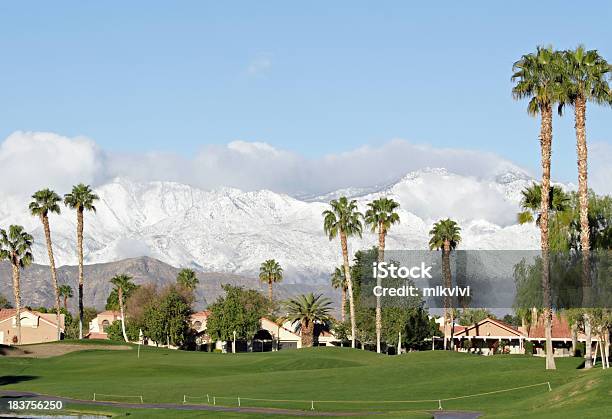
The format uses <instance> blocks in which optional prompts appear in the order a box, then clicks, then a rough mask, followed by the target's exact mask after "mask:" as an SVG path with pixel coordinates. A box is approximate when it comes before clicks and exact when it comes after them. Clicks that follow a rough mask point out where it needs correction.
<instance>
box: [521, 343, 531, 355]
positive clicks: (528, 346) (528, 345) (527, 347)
mask: <svg viewBox="0 0 612 419" xmlns="http://www.w3.org/2000/svg"><path fill="white" fill-rule="evenodd" d="M523 346H524V347H525V355H533V342H531V341H529V340H528V341H525V344H524V345H523Z"/></svg>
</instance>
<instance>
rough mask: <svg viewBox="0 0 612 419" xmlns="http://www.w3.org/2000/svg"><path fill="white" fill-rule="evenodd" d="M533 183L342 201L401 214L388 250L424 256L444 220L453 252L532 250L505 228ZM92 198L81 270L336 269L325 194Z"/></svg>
mask: <svg viewBox="0 0 612 419" xmlns="http://www.w3.org/2000/svg"><path fill="white" fill-rule="evenodd" d="M533 181H534V180H533V179H531V178H530V177H529V175H528V174H527V173H525V172H523V171H517V170H514V169H513V170H508V171H505V172H499V173H496V174H495V175H494V176H491V177H489V178H477V177H472V176H465V175H459V174H456V173H452V172H449V171H447V170H446V169H442V168H426V169H423V170H418V171H413V172H410V173H407V174H406V175H405V176H403V177H401V178H400V179H399V180H398V181H396V182H393V183H390V184H387V185H384V186H380V187H378V186H377V187H371V188H369V189H368V188H365V189H364V188H353V189H352V191H353V192H354V193H355V194H356V196H350V197H351V198H354V199H356V200H357V201H358V205H359V208H360V210H361V211H365V209H366V203H367V202H368V201H370V200H372V199H376V198H377V197H379V196H383V195H385V196H389V197H392V198H393V199H396V200H397V201H398V202H399V203H400V204H401V208H400V217H401V224H400V225H398V226H394V228H393V229H392V230H391V232H390V233H389V236H388V240H387V243H388V248H389V249H422V248H424V247H425V246H427V241H428V231H429V229H430V228H431V224H432V223H433V222H434V221H435V220H437V219H440V218H446V217H452V218H454V219H457V220H458V221H459V222H460V224H461V225H462V228H463V236H464V237H463V239H464V240H463V243H462V248H465V249H500V248H507V249H535V248H537V247H538V245H539V237H538V234H537V230H536V228H535V226H530V225H522V226H521V225H517V224H516V221H515V219H516V212H517V211H518V209H519V200H520V191H521V190H522V189H523V188H524V187H525V186H528V185H529V184H531V183H532V182H533ZM95 191H96V193H97V194H98V195H99V196H100V201H99V202H97V203H96V206H97V209H98V210H97V212H96V213H95V214H94V213H86V214H85V249H84V250H85V261H86V263H88V264H93V263H100V262H111V261H119V260H123V259H127V258H132V257H139V256H150V257H152V258H155V259H157V260H160V261H163V262H165V263H168V264H169V265H171V266H176V267H192V268H196V269H198V270H201V271H208V272H223V273H234V274H240V275H247V276H249V275H256V274H257V270H258V268H259V264H260V263H261V262H262V261H263V260H266V259H270V258H275V259H277V260H278V261H279V262H280V263H281V265H282V266H283V267H284V268H285V272H286V278H287V281H289V282H290V283H296V284H298V283H303V282H308V283H311V282H313V281H314V282H319V283H320V282H322V281H327V280H328V275H329V272H330V271H331V270H332V268H333V267H334V266H335V265H338V264H340V263H341V255H340V251H339V244H338V243H337V241H335V240H333V241H330V240H328V238H327V237H326V235H325V234H324V232H323V228H322V218H321V213H322V212H323V210H324V209H326V208H327V206H328V204H327V200H328V198H330V197H331V196H332V195H330V194H325V195H323V196H320V197H319V199H318V200H303V199H298V198H296V197H292V196H290V195H287V194H282V193H276V192H273V191H270V190H257V191H241V190H240V189H236V188H230V187H223V188H217V189H213V190H208V191H207V190H202V189H198V188H195V187H193V186H190V185H186V184H182V183H178V182H167V181H151V182H134V181H131V180H129V179H127V178H116V179H115V180H113V181H112V182H109V183H106V184H103V185H100V186H98V187H96V188H95ZM341 192H342V193H348V192H350V190H349V189H344V190H341ZM339 193H340V192H339ZM485 198H486V199H485ZM323 200H324V201H323ZM21 208H23V210H21ZM26 208H27V202H23V204H22V206H21V205H19V206H18V207H16V208H10V209H8V210H5V211H4V213H2V214H0V226H6V225H8V224H21V225H24V226H25V228H26V229H27V230H28V231H30V232H32V234H33V235H34V237H35V245H34V254H35V261H36V262H38V263H43V264H44V263H45V262H46V261H47V255H46V245H45V240H44V234H43V231H42V227H41V226H40V222H39V220H38V219H36V218H35V217H31V216H30V215H29V214H28V213H27V210H26ZM75 219H76V217H75V216H74V212H72V211H70V210H68V209H66V208H62V214H61V215H60V216H57V215H55V214H52V215H50V223H51V230H52V235H53V241H54V251H55V255H56V260H57V263H58V265H74V264H75V263H76V255H77V252H76V237H75V236H76V234H75V231H76V228H75V221H76V220H75ZM375 243H376V239H375V237H374V235H373V234H372V233H370V232H369V229H364V236H363V238H361V239H360V238H353V239H351V240H350V247H351V249H350V251H351V253H353V252H354V251H356V250H357V249H361V248H369V247H371V246H373V245H374V244H375Z"/></svg>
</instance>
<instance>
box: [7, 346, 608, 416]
mask: <svg viewBox="0 0 612 419" xmlns="http://www.w3.org/2000/svg"><path fill="white" fill-rule="evenodd" d="M579 363H580V361H579V360H578V359H575V358H561V359H557V368H558V369H557V370H556V371H545V370H544V360H543V359H541V358H533V357H526V356H510V355H506V356H493V357H483V356H478V355H468V354H458V353H449V352H441V351H436V352H417V353H410V354H406V355H402V356H395V357H389V356H383V355H377V354H375V353H371V352H364V351H360V350H351V349H347V348H344V349H341V348H316V349H304V350H298V351H280V352H268V353H252V354H237V355H232V354H214V353H199V352H183V351H172V350H165V349H156V348H142V349H141V358H140V359H137V358H136V351H135V350H133V351H104V350H87V351H81V352H73V353H70V354H67V355H64V356H60V357H55V358H47V359H31V358H4V359H0V371H1V373H0V376H14V377H17V379H18V377H24V376H29V377H30V379H29V380H26V381H21V382H15V383H13V384H8V385H5V386H2V387H0V389H21V390H30V391H36V392H40V393H43V394H52V395H62V396H69V397H73V398H78V399H84V400H91V398H92V396H93V393H94V392H96V393H109V394H124V395H142V396H143V397H144V400H145V402H151V403H158V402H165V403H181V402H182V400H183V395H184V394H187V395H191V396H202V397H204V396H205V395H206V394H209V395H210V396H211V397H212V396H213V395H214V396H216V397H217V404H223V405H228V406H236V405H237V396H240V397H241V398H242V404H243V406H244V405H247V406H263V407H278V408H291V409H308V408H310V403H309V402H308V401H309V400H319V401H321V400H327V401H331V400H334V401H337V402H333V403H321V402H319V403H317V402H315V407H316V409H318V410H325V411H364V412H365V411H387V412H388V416H395V415H397V416H398V417H405V416H407V415H408V414H411V415H413V416H414V417H428V416H429V415H428V414H425V413H422V412H423V411H426V410H435V409H436V408H437V402H421V403H395V404H380V403H376V402H374V401H377V400H423V399H435V400H437V399H445V398H452V397H457V396H464V395H469V394H476V393H483V392H490V391H496V390H501V389H508V388H512V387H519V386H525V385H531V384H537V383H544V382H548V381H549V382H550V383H551V386H552V389H553V391H552V392H549V391H548V387H547V386H546V385H543V386H539V387H531V388H527V389H521V390H516V391H512V392H507V393H500V394H491V395H485V396H480V397H474V398H465V399H459V400H452V401H443V407H444V408H445V409H448V410H473V411H479V412H484V413H486V416H487V417H523V416H525V415H537V416H538V417H551V418H552V417H559V416H562V417H606V415H607V414H608V413H609V410H610V409H612V403H611V402H610V400H612V397H611V396H612V373H610V372H609V371H602V370H601V369H595V370H591V371H585V370H580V369H578V368H577V367H578V366H579ZM222 397H227V398H226V399H224V398H222ZM245 398H262V399H296V400H304V402H257V401H248V400H245ZM347 400H360V401H373V402H371V403H360V404H353V403H347V402H345V401H347ZM202 401H204V399H203V400H202ZM87 409H88V410H99V409H97V408H96V409H94V408H90V407H87ZM123 411H124V410H122V409H116V411H113V413H117V412H123ZM411 411H416V412H412V413H411ZM419 411H420V412H421V413H419ZM130 412H131V415H130V417H138V416H134V415H146V412H139V411H136V410H135V409H131V410H130ZM393 412H395V413H393ZM149 413H150V415H149V417H154V416H155V415H156V414H157V413H156V411H151V412H149ZM162 413H163V412H161V413H159V414H160V415H162ZM202 415H204V413H203V412H193V417H195V416H202ZM214 415H217V416H218V415H219V413H218V412H215V413H214ZM233 415H234V414H230V413H228V414H227V417H233ZM191 416H192V414H191V413H187V412H181V413H180V415H179V417H191ZM143 417H145V416H143ZM160 417H161V416H160ZM253 417H256V415H253Z"/></svg>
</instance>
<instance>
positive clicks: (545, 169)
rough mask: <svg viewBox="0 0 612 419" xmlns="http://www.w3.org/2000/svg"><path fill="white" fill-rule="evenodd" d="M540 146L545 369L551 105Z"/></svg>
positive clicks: (550, 365) (551, 361)
mask: <svg viewBox="0 0 612 419" xmlns="http://www.w3.org/2000/svg"><path fill="white" fill-rule="evenodd" d="M540 147H541V152H542V189H541V190H542V193H541V197H542V199H541V207H540V241H541V244H540V246H541V251H542V288H543V295H544V302H543V303H544V304H543V305H544V329H545V335H546V369H547V370H554V369H556V366H555V358H554V353H553V347H552V310H551V301H550V260H549V259H550V256H549V250H550V246H549V243H548V206H549V202H548V201H549V197H550V192H549V191H550V156H551V147H552V107H551V106H550V105H546V106H543V108H542V124H541V128H540Z"/></svg>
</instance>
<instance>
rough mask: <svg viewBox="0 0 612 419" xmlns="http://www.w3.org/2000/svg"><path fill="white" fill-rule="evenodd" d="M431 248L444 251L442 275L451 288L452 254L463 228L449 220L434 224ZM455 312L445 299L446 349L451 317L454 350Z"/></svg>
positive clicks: (447, 285)
mask: <svg viewBox="0 0 612 419" xmlns="http://www.w3.org/2000/svg"><path fill="white" fill-rule="evenodd" d="M429 235H430V239H429V248H430V249H431V250H434V249H435V250H442V274H443V276H444V286H445V287H446V288H450V287H451V286H452V277H451V267H450V253H451V251H452V250H454V249H455V248H456V247H457V245H458V244H459V242H460V241H461V228H460V227H459V225H458V224H457V223H456V222H455V221H453V220H451V219H450V218H447V219H446V220H440V221H438V222H437V223H435V224H434V226H433V228H432V229H431V231H430V232H429ZM452 312H453V310H452V309H451V308H450V301H449V299H448V298H447V297H445V298H444V349H446V347H447V344H446V336H447V330H448V320H449V319H448V317H449V315H450V317H451V318H450V323H451V330H450V345H451V348H452V344H453V327H452V324H453V321H454V319H453V316H452Z"/></svg>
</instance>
